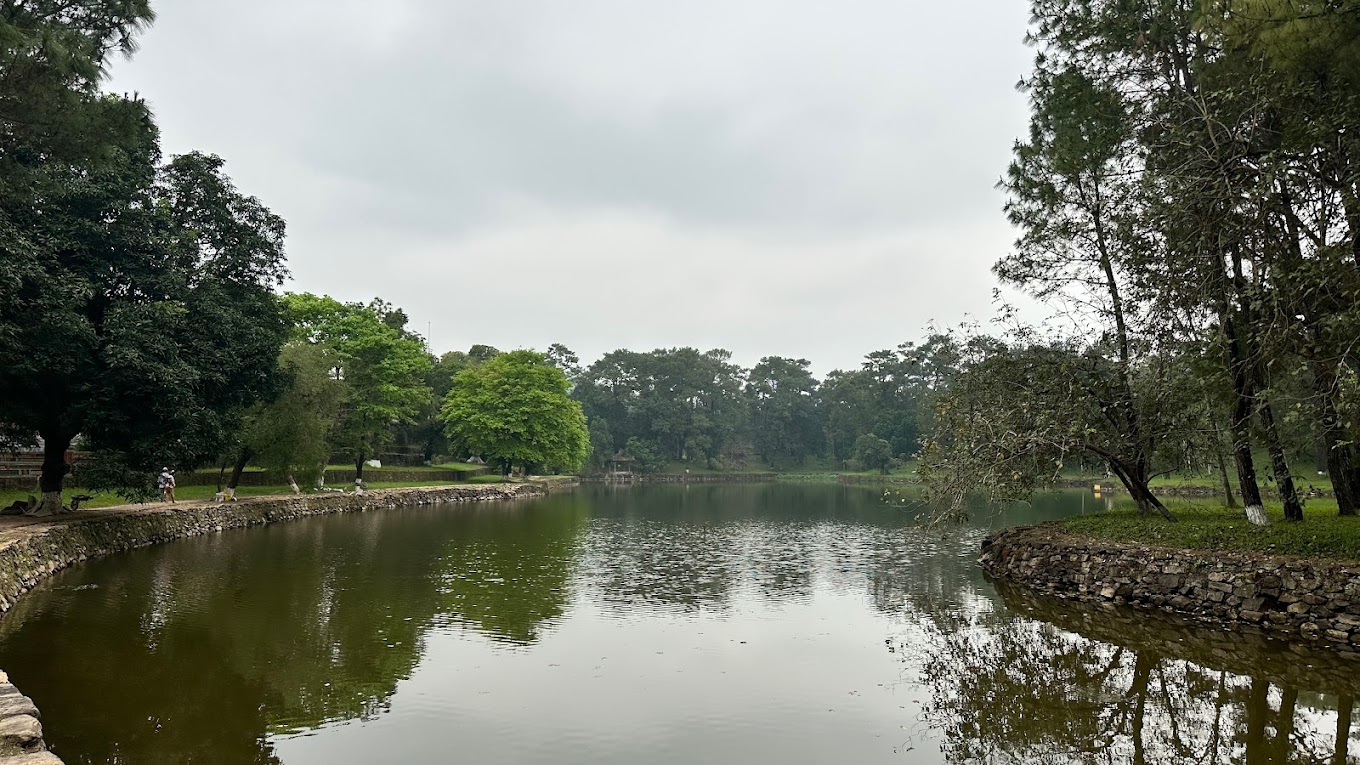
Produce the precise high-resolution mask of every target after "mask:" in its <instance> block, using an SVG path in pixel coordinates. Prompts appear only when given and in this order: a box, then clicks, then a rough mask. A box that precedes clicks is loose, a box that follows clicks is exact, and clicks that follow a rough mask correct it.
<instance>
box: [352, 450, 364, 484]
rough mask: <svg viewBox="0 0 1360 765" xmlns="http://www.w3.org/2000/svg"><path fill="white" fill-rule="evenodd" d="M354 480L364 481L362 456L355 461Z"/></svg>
mask: <svg viewBox="0 0 1360 765" xmlns="http://www.w3.org/2000/svg"><path fill="white" fill-rule="evenodd" d="M354 480H356V481H362V480H364V456H363V455H362V454H360V455H359V458H358V459H356V460H354Z"/></svg>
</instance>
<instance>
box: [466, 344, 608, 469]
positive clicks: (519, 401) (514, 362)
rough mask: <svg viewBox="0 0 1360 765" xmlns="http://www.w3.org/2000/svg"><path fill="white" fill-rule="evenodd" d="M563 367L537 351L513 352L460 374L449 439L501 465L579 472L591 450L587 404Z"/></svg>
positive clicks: (503, 467)
mask: <svg viewBox="0 0 1360 765" xmlns="http://www.w3.org/2000/svg"><path fill="white" fill-rule="evenodd" d="M569 389H570V383H568V381H567V377H566V375H565V374H563V373H562V370H560V369H558V368H557V367H555V366H553V365H552V364H550V363H549V362H548V360H547V358H546V357H544V355H543V354H541V353H536V352H534V351H511V352H509V353H503V354H500V355H498V356H496V357H494V358H491V359H490V360H488V361H486V362H485V363H483V364H480V365H478V366H475V367H469V368H468V369H465V370H463V371H462V372H460V373H459V374H458V376H457V377H456V378H454V381H453V387H452V389H450V390H449V394H448V397H447V398H446V399H445V402H444V408H443V410H442V413H441V416H442V417H443V419H444V422H445V423H446V424H447V426H448V429H449V437H450V438H451V439H453V440H455V441H456V442H458V443H459V444H462V445H464V446H465V447H466V448H467V449H469V450H471V451H472V452H473V453H474V454H476V455H478V456H480V457H482V458H483V459H485V460H486V461H488V462H490V463H492V464H494V465H497V466H498V467H499V468H500V470H501V473H502V474H507V473H509V471H510V469H511V467H512V466H514V465H520V466H522V467H523V468H524V471H525V473H526V474H527V473H528V472H530V471H531V470H532V469H534V468H535V467H544V468H547V469H549V470H559V471H566V472H570V471H575V470H578V469H579V468H580V467H581V466H582V465H583V464H584V463H585V461H586V457H587V456H589V454H590V433H589V431H588V429H587V428H586V419H585V415H584V414H582V412H581V405H580V404H579V403H577V402H575V401H573V400H572V399H571V397H570V396H569V395H568V391H569Z"/></svg>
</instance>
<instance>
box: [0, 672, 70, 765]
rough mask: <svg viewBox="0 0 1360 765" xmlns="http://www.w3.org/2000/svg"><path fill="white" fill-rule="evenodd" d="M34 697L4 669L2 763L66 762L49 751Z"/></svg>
mask: <svg viewBox="0 0 1360 765" xmlns="http://www.w3.org/2000/svg"><path fill="white" fill-rule="evenodd" d="M38 718H39V714H38V708H37V707H36V706H34V705H33V699H30V698H29V697H27V696H25V695H23V694H22V693H19V689H18V688H15V687H14V686H13V685H11V684H10V682H9V677H8V676H7V675H6V674H5V673H4V672H0V765H62V763H61V760H59V759H57V756H56V755H54V754H52V753H51V752H49V751H47V744H46V743H44V742H43V737H42V723H41V722H38Z"/></svg>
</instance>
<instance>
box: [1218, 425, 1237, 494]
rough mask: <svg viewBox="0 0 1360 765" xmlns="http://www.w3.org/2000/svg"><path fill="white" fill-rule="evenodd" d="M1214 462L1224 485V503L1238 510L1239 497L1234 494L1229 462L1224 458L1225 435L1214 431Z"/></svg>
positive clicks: (1219, 478)
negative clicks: (1229, 476)
mask: <svg viewBox="0 0 1360 765" xmlns="http://www.w3.org/2000/svg"><path fill="white" fill-rule="evenodd" d="M1214 462H1215V463H1217V466H1218V480H1219V481H1221V482H1222V483H1223V501H1224V502H1225V503H1226V504H1227V506H1228V509H1229V510H1233V509H1236V508H1237V497H1236V495H1234V494H1233V487H1232V480H1231V479H1229V478H1228V461H1227V460H1226V459H1224V457H1223V433H1222V432H1221V431H1219V430H1218V429H1217V428H1215V429H1214Z"/></svg>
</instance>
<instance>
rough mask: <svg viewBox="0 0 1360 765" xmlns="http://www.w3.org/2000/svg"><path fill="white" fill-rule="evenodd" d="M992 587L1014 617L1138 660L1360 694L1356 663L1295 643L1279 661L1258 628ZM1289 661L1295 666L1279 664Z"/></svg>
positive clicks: (1010, 585) (1004, 584)
mask: <svg viewBox="0 0 1360 765" xmlns="http://www.w3.org/2000/svg"><path fill="white" fill-rule="evenodd" d="M993 584H994V585H995V586H996V591H997V594H998V595H1000V596H1001V601H1002V602H1003V603H1005V604H1006V607H1007V608H1009V609H1010V610H1011V611H1014V612H1016V613H1020V614H1024V615H1025V616H1027V617H1029V618H1031V619H1034V620H1036V621H1041V622H1046V623H1048V624H1052V625H1054V626H1056V627H1058V628H1060V629H1063V630H1066V631H1068V632H1072V633H1075V634H1077V635H1081V636H1082V637H1085V638H1087V639H1090V640H1095V641H1098V642H1101V643H1108V644H1110V645H1116V646H1120V647H1121V648H1126V649H1129V650H1132V651H1134V652H1135V653H1138V654H1144V653H1146V654H1148V655H1149V656H1155V657H1159V658H1165V659H1176V660H1183V661H1189V662H1191V663H1194V664H1197V665H1199V666H1201V667H1204V668H1205V669H1210V670H1215V671H1225V672H1230V673H1232V674H1234V675H1239V676H1243V677H1259V678H1263V679H1266V680H1269V681H1270V682H1271V683H1273V684H1274V685H1278V686H1281V687H1286V688H1288V687H1292V688H1308V689H1311V690H1314V691H1319V692H1323V693H1338V694H1351V695H1354V694H1355V693H1357V692H1360V662H1354V661H1346V662H1337V661H1334V660H1333V661H1324V660H1322V658H1323V657H1324V656H1326V655H1330V654H1332V653H1334V652H1333V651H1332V650H1331V649H1330V648H1328V647H1326V646H1323V645H1311V644H1308V643H1302V642H1292V643H1289V644H1288V650H1287V652H1286V653H1285V654H1284V655H1283V656H1282V652H1281V649H1282V646H1281V644H1280V642H1279V641H1277V640H1273V639H1271V637H1270V634H1269V633H1268V632H1266V631H1265V630H1264V629H1261V628H1259V627H1250V626H1247V625H1235V626H1234V628H1233V629H1205V628H1204V625H1203V624H1201V623H1200V622H1198V621H1196V620H1194V619H1189V618H1186V617H1184V616H1180V615H1177V614H1173V613H1166V612H1163V611H1149V610H1146V609H1135V608H1130V607H1116V606H1112V605H1110V604H1109V603H1085V602H1079V601H1074V600H1062V599H1058V598H1052V597H1048V596H1046V595H1042V594H1037V593H1035V592H1034V591H1033V590H1030V589H1029V588H1027V587H1025V586H1024V585H1023V584H1020V583H1017V582H1009V581H1006V580H1004V579H998V580H995V581H994V582H993ZM1290 656H1293V657H1297V659H1300V660H1284V659H1287V658H1289V657H1290ZM1315 659H1317V661H1314V660H1315Z"/></svg>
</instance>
